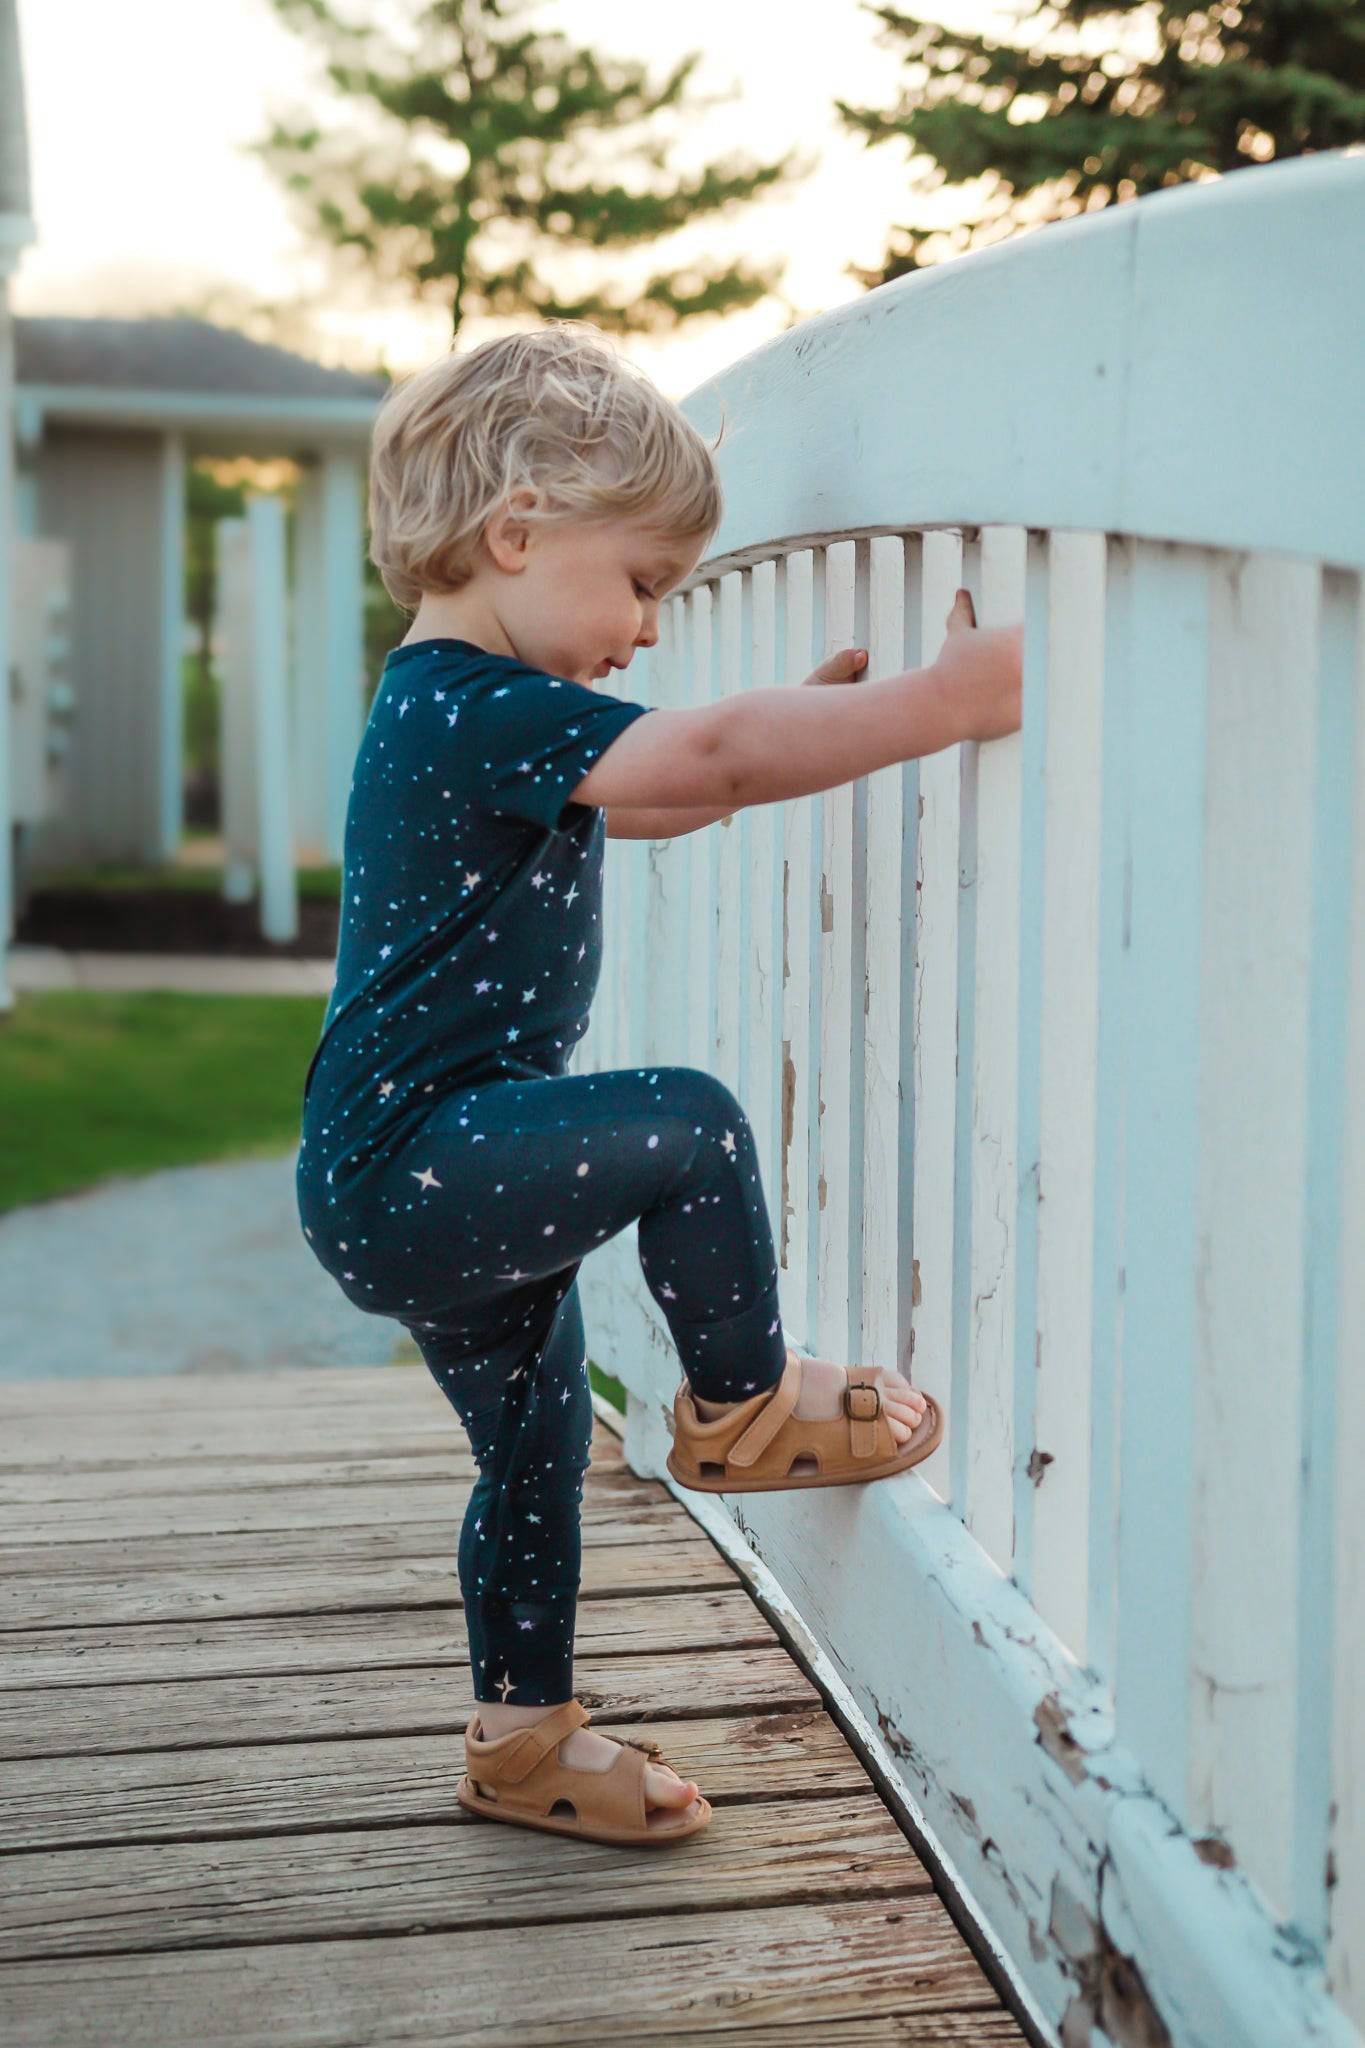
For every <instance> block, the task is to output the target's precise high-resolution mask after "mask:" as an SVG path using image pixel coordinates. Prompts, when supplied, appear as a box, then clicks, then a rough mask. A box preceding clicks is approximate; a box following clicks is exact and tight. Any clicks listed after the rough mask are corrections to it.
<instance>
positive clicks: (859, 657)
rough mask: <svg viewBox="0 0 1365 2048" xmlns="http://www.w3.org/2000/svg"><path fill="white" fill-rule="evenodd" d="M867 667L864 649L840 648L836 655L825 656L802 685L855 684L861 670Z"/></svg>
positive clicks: (802, 686)
mask: <svg viewBox="0 0 1365 2048" xmlns="http://www.w3.org/2000/svg"><path fill="white" fill-rule="evenodd" d="M866 667H867V649H866V648H865V647H841V648H840V650H839V652H838V653H837V654H829V655H826V657H825V659H824V660H823V661H822V662H821V664H820V666H819V668H817V669H812V670H811V672H810V674H809V675H808V676H807V677H806V681H805V682H804V683H802V685H801V688H802V689H803V690H804V689H805V687H806V684H807V683H856V682H857V680H858V674H859V671H860V670H861V669H864V668H866Z"/></svg>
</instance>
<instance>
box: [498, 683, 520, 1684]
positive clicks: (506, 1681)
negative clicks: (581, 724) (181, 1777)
mask: <svg viewBox="0 0 1365 2048" xmlns="http://www.w3.org/2000/svg"><path fill="white" fill-rule="evenodd" d="M497 694H498V695H501V694H502V693H501V691H499V692H498V693H497ZM498 1691H499V1692H500V1693H501V1694H502V1703H503V1705H504V1706H506V1705H507V1695H508V1693H509V1692H515V1691H516V1687H515V1686H514V1685H513V1683H512V1680H511V1677H510V1675H509V1674H508V1673H507V1672H506V1671H504V1672H503V1674H502V1677H501V1678H500V1679H499V1680H498Z"/></svg>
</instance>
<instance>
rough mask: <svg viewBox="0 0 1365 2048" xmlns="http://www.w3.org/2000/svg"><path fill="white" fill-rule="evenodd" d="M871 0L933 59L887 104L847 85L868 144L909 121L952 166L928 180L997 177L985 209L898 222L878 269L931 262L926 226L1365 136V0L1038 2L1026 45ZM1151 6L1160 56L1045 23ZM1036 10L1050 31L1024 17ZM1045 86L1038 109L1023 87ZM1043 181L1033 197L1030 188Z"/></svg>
mask: <svg viewBox="0 0 1365 2048" xmlns="http://www.w3.org/2000/svg"><path fill="white" fill-rule="evenodd" d="M866 11H867V12H868V13H870V14H873V15H875V16H876V17H877V19H878V20H879V21H881V22H882V24H883V25H884V29H885V31H886V33H885V35H884V36H883V37H879V39H878V40H879V41H882V42H884V43H886V44H888V45H890V46H894V45H896V44H903V45H904V48H903V51H902V56H903V60H904V62H905V63H906V64H911V65H915V66H918V67H922V74H923V75H922V76H920V77H918V78H917V79H916V81H915V82H914V83H912V84H911V85H909V86H907V88H906V89H905V90H904V91H903V92H902V94H901V96H900V98H899V99H898V101H897V102H896V104H895V106H894V107H892V108H891V109H890V110H889V111H882V110H879V109H877V108H873V107H852V106H849V105H848V104H847V102H845V101H843V100H836V101H835V106H836V107H837V109H838V111H839V115H840V117H841V119H842V120H843V122H844V124H845V126H847V127H848V128H850V129H852V130H853V131H855V132H857V133H861V134H862V135H863V136H864V137H865V139H866V141H867V144H868V146H869V147H872V146H874V145H876V144H878V143H880V142H884V141H887V140H888V139H890V138H892V137H896V136H899V137H901V138H903V139H904V140H905V141H907V142H908V143H909V145H910V149H911V153H912V154H915V155H924V156H928V157H931V158H932V159H933V160H934V162H935V163H936V164H937V165H938V166H939V169H938V173H937V175H931V177H930V179H929V181H928V182H929V184H930V185H932V186H935V187H936V186H941V185H943V184H945V183H946V184H954V185H955V184H960V183H962V182H963V181H965V180H967V179H970V178H979V177H982V176H984V175H990V176H992V177H993V178H994V179H995V181H996V190H995V191H994V193H992V194H991V195H989V196H988V198H987V200H986V202H985V205H984V206H983V208H982V210H981V211H980V212H979V213H978V214H977V216H976V218H975V219H974V220H970V221H965V222H963V223H962V225H961V226H959V227H956V228H953V229H951V230H947V231H945V230H942V229H932V228H926V227H923V226H906V227H897V228H895V229H893V231H892V236H891V239H890V241H889V242H888V244H887V248H886V253H885V258H884V261H883V264H882V267H881V268H880V269H879V270H862V269H860V268H859V267H858V266H856V265H851V266H850V274H851V275H853V276H856V277H858V278H859V279H860V280H861V281H862V283H863V284H865V285H868V286H873V285H879V284H885V283H887V282H888V281H889V280H890V279H891V278H893V277H901V276H904V275H905V274H906V273H907V272H909V271H912V270H919V269H922V268H924V264H923V263H922V261H921V252H922V251H923V250H924V248H925V246H926V244H927V243H930V242H934V241H937V242H938V244H939V247H940V249H942V247H943V244H944V242H945V241H946V243H947V245H948V246H947V253H956V252H957V251H959V250H962V249H964V248H972V247H977V246H982V245H985V244H988V243H991V242H998V241H1001V240H1003V239H1004V238H1005V236H1006V235H1008V234H1010V233H1012V232H1013V231H1014V230H1015V229H1016V228H1019V227H1023V226H1026V225H1034V226H1036V225H1040V224H1041V223H1042V222H1044V221H1048V220H1064V219H1066V218H1068V217H1069V216H1070V215H1072V214H1076V213H1082V212H1094V211H1097V210H1098V209H1099V208H1101V207H1104V206H1109V205H1112V204H1114V203H1115V202H1116V201H1124V200H1129V199H1137V198H1140V197H1141V196H1142V195H1143V194H1144V193H1148V192H1156V191H1159V190H1161V189H1162V188H1163V187H1165V186H1168V185H1179V184H1183V183H1186V182H1189V181H1190V180H1193V179H1197V178H1201V177H1205V176H1209V175H1213V174H1217V173H1219V172H1226V171H1235V170H1239V169H1244V168H1246V167H1247V166H1248V165H1250V164H1254V163H1265V162H1268V161H1270V160H1271V159H1272V158H1277V157H1286V156H1302V155H1306V154H1308V153H1309V152H1311V151H1313V150H1319V149H1340V148H1342V147H1344V146H1345V145H1347V144H1349V143H1352V142H1359V141H1360V140H1361V139H1362V137H1365V11H1363V10H1362V9H1361V8H1360V6H1359V5H1358V0H1239V4H1234V0H1210V4H1209V5H1208V6H1207V7H1206V8H1203V9H1195V8H1192V7H1190V6H1188V5H1181V4H1173V0H1157V5H1156V9H1155V13H1154V14H1153V12H1152V8H1151V0H1065V4H1063V5H1061V6H1059V7H1046V8H1043V9H1041V10H1035V11H1033V12H1031V13H1029V19H1028V21H1027V22H1022V21H1021V23H1020V27H1021V29H1022V31H1023V33H1022V36H1021V40H1020V42H1019V43H1018V44H1017V45H1016V44H1014V43H995V42H991V41H989V40H987V39H986V38H984V37H980V36H970V35H963V34H960V33H959V32H958V31H956V30H949V29H946V28H944V27H943V26H942V24H941V23H938V22H926V21H920V20H917V19H916V18H915V17H914V16H913V15H908V14H903V13H901V12H900V10H899V9H898V8H895V7H889V6H869V7H868V8H867V9H866ZM1023 11H1024V12H1028V8H1027V6H1026V7H1025V9H1024V10H1023ZM1139 16H1140V17H1141V20H1140V22H1139V23H1138V26H1139V27H1144V28H1146V30H1147V33H1148V35H1149V36H1150V35H1151V34H1152V33H1153V31H1154V32H1155V37H1156V43H1157V53H1156V55H1155V56H1153V57H1151V58H1146V59H1144V58H1140V57H1137V56H1134V55H1132V54H1131V53H1130V52H1125V53H1120V52H1119V51H1117V50H1116V49H1112V48H1109V49H1105V50H1104V51H1103V53H1102V54H1099V55H1086V54H1084V53H1083V52H1081V51H1079V50H1077V49H1075V48H1074V47H1073V46H1074V44H1075V42H1076V41H1077V38H1076V37H1075V36H1069V37H1068V38H1067V39H1066V47H1064V48H1063V47H1049V46H1047V45H1046V44H1045V42H1044V41H1043V40H1042V38H1043V37H1051V36H1052V35H1053V32H1054V30H1055V29H1056V28H1058V27H1059V26H1064V27H1065V28H1067V29H1069V30H1081V29H1084V28H1085V27H1086V26H1087V25H1088V24H1089V23H1091V22H1092V21H1098V22H1100V23H1101V24H1102V25H1103V26H1104V27H1105V28H1107V29H1108V30H1109V32H1110V33H1111V34H1112V33H1113V31H1114V30H1115V29H1117V28H1118V27H1120V26H1121V25H1123V24H1124V23H1126V22H1127V21H1129V20H1130V19H1135V18H1137V17H1139ZM1040 22H1042V23H1044V24H1045V25H1044V27H1043V28H1042V30H1041V34H1031V33H1029V30H1031V29H1032V28H1033V27H1034V25H1035V24H1038V23H1040ZM1116 40H1117V38H1116ZM1034 95H1037V96H1038V97H1039V98H1040V99H1041V101H1042V103H1043V104H1042V117H1041V119H1035V118H1028V117H1027V109H1026V108H1025V107H1019V106H1017V105H1016V103H1017V102H1020V101H1023V100H1024V99H1025V98H1026V96H1034ZM1012 113H1017V114H1020V115H1023V116H1024V118H1016V119H1012V118H1011V115H1012ZM1035 192H1036V193H1038V194H1039V200H1038V202H1035V203H1034V204H1032V205H1027V204H1024V203H1021V202H1025V201H1026V200H1027V199H1028V198H1029V195H1031V194H1034V193H1035ZM930 260H931V261H932V260H933V259H932V257H931V259H930Z"/></svg>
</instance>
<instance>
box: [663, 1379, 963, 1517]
mask: <svg viewBox="0 0 1365 2048" xmlns="http://www.w3.org/2000/svg"><path fill="white" fill-rule="evenodd" d="M918 1391H919V1392H920V1393H922V1394H923V1393H924V1389H923V1388H922V1387H921V1388H920V1389H919V1390H918ZM800 1392H801V1360H800V1357H799V1356H798V1354H797V1353H796V1352H795V1351H788V1353H787V1364H786V1368H785V1370H784V1371H783V1374H782V1377H781V1379H780V1380H779V1381H778V1383H777V1385H776V1386H775V1387H770V1388H765V1389H764V1391H763V1392H762V1393H761V1394H755V1395H754V1397H753V1399H752V1400H751V1401H740V1402H738V1403H737V1404H736V1406H735V1407H733V1408H730V1409H727V1410H726V1412H725V1414H724V1415H721V1416H718V1417H717V1418H716V1420H715V1421H714V1422H703V1420H702V1418H701V1416H700V1415H699V1414H698V1413H697V1407H696V1403H695V1402H694V1400H693V1398H692V1389H691V1387H690V1386H689V1385H688V1383H687V1381H686V1380H684V1381H683V1383H682V1385H681V1386H680V1387H679V1388H678V1391H677V1393H676V1394H675V1395H674V1397H673V1448H672V1450H671V1451H670V1452H669V1454H668V1457H667V1460H666V1463H667V1466H668V1469H669V1471H670V1472H671V1473H672V1475H673V1477H674V1478H675V1479H676V1480H677V1481H678V1483H679V1485H681V1486H687V1487H691V1488H692V1489H693V1491H694V1492H697V1493H771V1492H776V1491H777V1490H779V1489H781V1488H785V1487H797V1486H850V1485H854V1484H856V1483H857V1482H858V1481H859V1480H864V1479H890V1478H892V1477H894V1475H895V1474H896V1473H897V1472H908V1471H909V1469H910V1467H911V1466H912V1465H918V1464H919V1462H920V1460H921V1459H922V1458H927V1457H928V1455H929V1453H930V1452H931V1451H932V1450H933V1449H934V1448H935V1446H936V1445H937V1444H938V1442H939V1440H940V1438H941V1437H942V1435H943V1414H942V1410H941V1409H940V1408H939V1406H938V1403H937V1402H936V1401H934V1400H933V1399H932V1398H931V1397H930V1396H929V1395H928V1394H924V1414H923V1417H922V1418H921V1420H920V1424H919V1427H918V1428H917V1429H916V1431H915V1433H914V1435H913V1436H911V1437H908V1438H907V1439H906V1441H905V1442H904V1443H902V1444H898V1443H897V1442H896V1440H895V1438H894V1437H893V1436H892V1434H891V1425H890V1423H889V1422H888V1421H887V1419H886V1415H885V1412H884V1410H883V1407H882V1390H881V1386H880V1384H879V1376H878V1372H877V1370H876V1368H875V1367H869V1368H866V1369H864V1370H861V1371H859V1370H852V1369H851V1370H850V1371H849V1375H848V1385H847V1386H846V1387H845V1389H844V1412H843V1414H842V1415H835V1416H832V1417H829V1418H825V1417H820V1418H816V1417H813V1416H811V1417H808V1416H805V1415H797V1414H796V1413H794V1410H795V1408H796V1403H797V1399H798V1397H799V1395H800ZM802 1458H805V1459H806V1460H807V1461H808V1462H809V1461H811V1460H813V1461H814V1470H808V1471H804V1472H796V1471H793V1469H792V1468H793V1466H795V1465H796V1464H797V1463H798V1462H799V1461H800V1460H801V1459H802Z"/></svg>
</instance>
